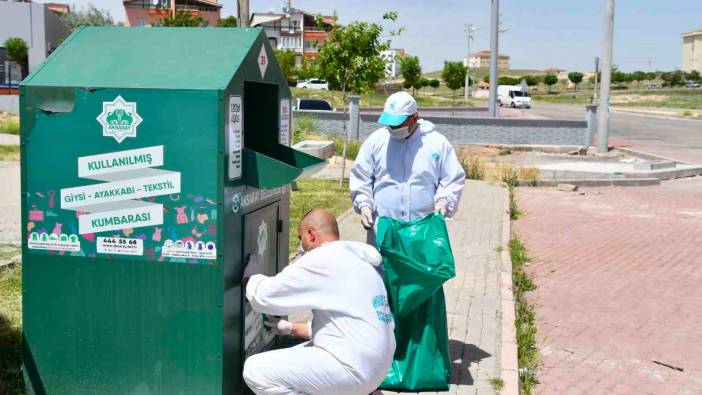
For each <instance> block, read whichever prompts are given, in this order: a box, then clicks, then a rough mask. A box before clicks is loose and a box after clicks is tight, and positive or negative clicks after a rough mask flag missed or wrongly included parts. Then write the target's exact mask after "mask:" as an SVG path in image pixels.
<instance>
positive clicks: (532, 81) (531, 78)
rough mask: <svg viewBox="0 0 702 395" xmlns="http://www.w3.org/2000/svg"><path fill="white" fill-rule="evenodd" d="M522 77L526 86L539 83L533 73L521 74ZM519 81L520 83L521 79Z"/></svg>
mask: <svg viewBox="0 0 702 395" xmlns="http://www.w3.org/2000/svg"><path fill="white" fill-rule="evenodd" d="M522 79H523V80H524V81H526V83H527V85H528V86H534V85H536V84H538V83H539V80H538V78H536V77H534V76H533V75H528V74H527V75H523V76H522ZM520 83H521V81H520Z"/></svg>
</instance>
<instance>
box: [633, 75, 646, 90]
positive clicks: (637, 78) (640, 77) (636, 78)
mask: <svg viewBox="0 0 702 395" xmlns="http://www.w3.org/2000/svg"><path fill="white" fill-rule="evenodd" d="M646 79H647V78H646V72H644V71H634V72H633V73H631V80H632V81H635V82H636V90H639V89H640V88H641V81H645V80H646Z"/></svg>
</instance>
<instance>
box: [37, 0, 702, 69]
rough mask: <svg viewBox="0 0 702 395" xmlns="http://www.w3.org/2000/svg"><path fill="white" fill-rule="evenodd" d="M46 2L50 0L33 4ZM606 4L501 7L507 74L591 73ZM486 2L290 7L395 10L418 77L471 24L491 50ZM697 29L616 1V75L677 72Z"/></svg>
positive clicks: (112, 1) (696, 18) (342, 16)
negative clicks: (686, 38)
mask: <svg viewBox="0 0 702 395" xmlns="http://www.w3.org/2000/svg"><path fill="white" fill-rule="evenodd" d="M35 1H36V2H48V1H47V0H35ZM54 1H55V2H68V3H70V4H72V5H74V6H78V7H79V8H80V7H84V6H87V5H88V4H93V5H95V6H96V7H98V8H101V9H106V10H108V11H109V12H110V13H111V15H112V17H113V18H114V19H115V21H124V18H125V16H124V8H123V6H122V1H121V0H67V1H65V0H64V1H62V0H54ZM219 2H220V3H221V4H223V6H224V7H223V8H222V16H223V17H225V16H228V15H235V14H236V11H235V10H236V7H235V4H236V0H219ZM281 3H282V2H281V1H280V0H250V8H251V11H252V12H267V11H271V10H272V11H276V12H279V11H280V8H281ZM605 3H606V2H605V0H501V1H500V10H501V12H502V26H503V28H507V29H509V30H507V31H506V32H505V33H502V34H500V53H501V54H507V55H509V56H510V57H511V59H510V66H511V68H512V69H545V68H550V67H557V68H560V69H565V70H577V71H591V70H593V69H594V58H595V57H596V56H601V52H602V39H603V28H604V9H605ZM490 4H491V2H490V0H462V1H461V0H430V1H419V0H403V1H397V0H395V1H388V0H355V1H339V0H292V6H293V7H294V8H298V9H302V10H305V11H307V12H310V13H315V14H316V13H322V14H329V15H331V14H332V13H333V12H334V11H336V13H337V15H338V16H339V21H340V22H341V23H348V22H352V21H355V20H360V21H369V22H374V21H381V20H382V15H383V13H385V12H387V11H390V10H392V11H397V12H398V13H399V19H398V20H397V22H395V23H394V24H387V26H386V30H391V29H397V28H399V27H404V28H405V30H404V31H403V32H402V34H401V35H400V36H399V37H395V38H393V40H392V46H393V48H404V49H405V51H406V52H407V53H409V54H411V55H416V56H419V60H420V63H421V65H422V70H423V71H425V72H428V71H434V70H439V69H441V68H442V67H443V62H444V61H445V60H461V59H462V58H463V56H465V53H466V37H465V33H464V29H465V28H464V26H465V25H466V24H473V25H474V26H475V27H476V28H477V30H476V31H475V32H474V33H473V35H474V40H473V41H472V43H471V52H475V51H478V50H487V49H489V48H490V41H489V25H490ZM697 29H702V1H701V0H669V1H667V2H664V1H661V0H618V1H617V4H616V9H615V22H614V64H615V65H617V66H618V67H619V68H620V69H621V70H624V71H634V70H644V71H654V70H674V69H678V68H680V63H681V56H682V55H681V51H682V49H681V43H682V39H681V37H680V35H681V34H682V33H685V32H689V31H693V30H697Z"/></svg>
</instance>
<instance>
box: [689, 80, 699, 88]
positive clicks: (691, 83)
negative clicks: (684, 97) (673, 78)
mask: <svg viewBox="0 0 702 395" xmlns="http://www.w3.org/2000/svg"><path fill="white" fill-rule="evenodd" d="M685 86H686V87H688V88H699V87H700V83H699V82H695V81H687V84H686V85H685Z"/></svg>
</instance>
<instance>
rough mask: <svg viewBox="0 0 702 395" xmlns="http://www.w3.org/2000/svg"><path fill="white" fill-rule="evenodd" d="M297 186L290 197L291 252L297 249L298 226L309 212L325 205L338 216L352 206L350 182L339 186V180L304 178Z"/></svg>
mask: <svg viewBox="0 0 702 395" xmlns="http://www.w3.org/2000/svg"><path fill="white" fill-rule="evenodd" d="M297 187H298V190H297V191H294V192H292V193H291V198H290V252H293V251H295V250H296V249H297V245H298V240H297V226H298V225H299V224H300V220H301V219H302V216H303V215H305V214H306V213H307V212H309V211H310V210H312V209H313V208H317V207H324V208H326V209H328V210H330V211H331V212H332V213H333V214H334V215H335V216H337V217H338V216H339V215H341V214H342V213H344V212H345V211H346V210H348V209H350V208H351V198H350V195H349V186H348V183H344V186H343V187H342V188H339V181H338V180H318V179H303V180H300V181H298V182H297Z"/></svg>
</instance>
